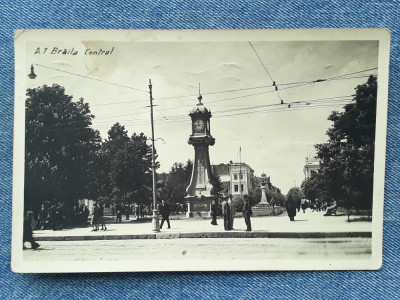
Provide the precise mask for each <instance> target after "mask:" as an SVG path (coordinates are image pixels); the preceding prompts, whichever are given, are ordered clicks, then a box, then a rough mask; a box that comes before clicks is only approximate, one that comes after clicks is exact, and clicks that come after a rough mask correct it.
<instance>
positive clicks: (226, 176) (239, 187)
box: [213, 162, 256, 196]
mask: <svg viewBox="0 0 400 300" xmlns="http://www.w3.org/2000/svg"><path fill="white" fill-rule="evenodd" d="M213 172H214V175H218V176H219V177H220V179H221V184H222V191H223V193H224V194H231V195H233V196H235V195H239V196H245V195H249V194H250V193H251V192H253V191H254V189H255V186H256V182H255V177H254V170H253V169H252V168H251V167H250V166H249V165H247V164H245V163H234V162H230V163H229V164H219V165H213Z"/></svg>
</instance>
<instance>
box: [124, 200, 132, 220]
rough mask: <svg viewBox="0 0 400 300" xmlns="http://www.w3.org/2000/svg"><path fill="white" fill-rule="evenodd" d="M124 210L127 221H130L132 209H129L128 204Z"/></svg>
mask: <svg viewBox="0 0 400 300" xmlns="http://www.w3.org/2000/svg"><path fill="white" fill-rule="evenodd" d="M124 209H125V220H129V213H130V209H131V208H130V207H129V205H128V203H126V204H125V207H124Z"/></svg>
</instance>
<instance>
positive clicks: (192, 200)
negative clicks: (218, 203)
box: [185, 196, 214, 218]
mask: <svg viewBox="0 0 400 300" xmlns="http://www.w3.org/2000/svg"><path fill="white" fill-rule="evenodd" d="M185 199H186V203H187V212H186V218H209V217H211V202H212V200H213V199H214V197H204V196H202V197H201V198H198V197H193V196H187V197H185Z"/></svg>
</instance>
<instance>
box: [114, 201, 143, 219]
mask: <svg viewBox="0 0 400 300" xmlns="http://www.w3.org/2000/svg"><path fill="white" fill-rule="evenodd" d="M111 213H112V216H114V215H115V216H116V219H115V222H116V223H121V222H122V216H123V215H125V220H129V217H130V215H133V216H134V218H137V219H139V218H142V219H143V218H144V217H145V216H146V215H149V214H151V210H150V208H149V207H148V206H145V205H143V204H139V205H138V204H128V203H126V204H125V205H124V204H121V203H118V204H116V205H115V206H111Z"/></svg>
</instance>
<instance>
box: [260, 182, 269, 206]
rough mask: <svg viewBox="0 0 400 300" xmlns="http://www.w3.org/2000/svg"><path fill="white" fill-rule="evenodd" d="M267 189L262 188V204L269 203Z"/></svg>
mask: <svg viewBox="0 0 400 300" xmlns="http://www.w3.org/2000/svg"><path fill="white" fill-rule="evenodd" d="M266 190H267V187H266V186H261V203H267V202H268V201H267V194H266Z"/></svg>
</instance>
